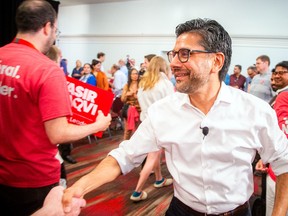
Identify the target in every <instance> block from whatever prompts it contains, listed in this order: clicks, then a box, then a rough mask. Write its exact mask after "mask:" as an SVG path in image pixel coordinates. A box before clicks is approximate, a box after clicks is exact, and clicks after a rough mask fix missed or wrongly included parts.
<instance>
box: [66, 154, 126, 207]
mask: <svg viewBox="0 0 288 216" xmlns="http://www.w3.org/2000/svg"><path fill="white" fill-rule="evenodd" d="M119 175H121V169H120V166H119V164H118V162H117V161H116V159H115V158H113V157H112V156H107V157H106V158H105V159H103V160H102V161H101V162H100V164H99V165H98V166H97V167H96V168H95V169H94V170H93V171H92V172H90V173H88V174H87V175H85V176H83V177H82V178H81V179H79V180H78V181H77V182H76V183H75V184H74V185H72V186H71V187H69V188H67V189H66V190H65V192H64V196H63V199H62V202H63V206H64V210H65V212H69V211H70V210H71V201H72V198H73V197H76V198H81V197H83V196H84V195H85V194H87V193H88V192H90V191H92V190H94V189H96V188H98V187H100V186H101V185H103V184H105V183H108V182H111V181H113V180H114V179H116V178H117V177H118V176H119Z"/></svg>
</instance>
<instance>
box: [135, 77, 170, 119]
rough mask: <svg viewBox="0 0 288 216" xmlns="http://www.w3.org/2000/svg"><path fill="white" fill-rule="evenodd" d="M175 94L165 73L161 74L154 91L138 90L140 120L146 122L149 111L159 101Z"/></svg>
mask: <svg viewBox="0 0 288 216" xmlns="http://www.w3.org/2000/svg"><path fill="white" fill-rule="evenodd" d="M173 93H174V86H173V84H172V82H171V81H170V80H169V79H168V77H167V76H166V75H165V73H163V72H160V79H159V81H158V82H157V83H156V84H155V86H154V87H153V88H152V89H146V90H145V91H144V90H143V88H139V89H138V93H137V98H138V101H139V104H140V107H141V113H140V120H141V121H144V119H145V118H146V116H147V109H148V108H149V107H150V105H152V104H153V103H154V102H155V101H158V100H160V99H162V98H164V97H166V96H168V95H170V94H173Z"/></svg>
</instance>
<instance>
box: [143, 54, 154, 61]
mask: <svg viewBox="0 0 288 216" xmlns="http://www.w3.org/2000/svg"><path fill="white" fill-rule="evenodd" d="M155 56H156V55H155V54H149V55H145V56H144V58H146V59H147V60H148V62H150V61H151V59H152V58H153V57H155Z"/></svg>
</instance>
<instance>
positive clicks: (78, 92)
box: [67, 81, 97, 103]
mask: <svg viewBox="0 0 288 216" xmlns="http://www.w3.org/2000/svg"><path fill="white" fill-rule="evenodd" d="M67 83H68V91H69V92H70V94H71V95H74V96H76V97H78V98H82V99H83V100H86V101H90V102H91V103H95V98H97V93H96V92H95V91H92V90H90V89H87V88H84V87H83V86H76V87H75V84H74V83H70V82H68V81H67Z"/></svg>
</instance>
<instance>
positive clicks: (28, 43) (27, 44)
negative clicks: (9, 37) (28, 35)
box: [12, 38, 37, 50]
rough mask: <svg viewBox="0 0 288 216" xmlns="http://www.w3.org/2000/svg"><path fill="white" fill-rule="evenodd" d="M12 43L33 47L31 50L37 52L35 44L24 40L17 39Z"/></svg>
mask: <svg viewBox="0 0 288 216" xmlns="http://www.w3.org/2000/svg"><path fill="white" fill-rule="evenodd" d="M12 42H13V43H17V44H23V45H26V46H28V47H31V48H33V49H35V50H37V49H36V48H35V46H34V45H33V44H31V43H30V42H28V41H26V40H23V39H21V38H15V39H14V40H13V41H12Z"/></svg>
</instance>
